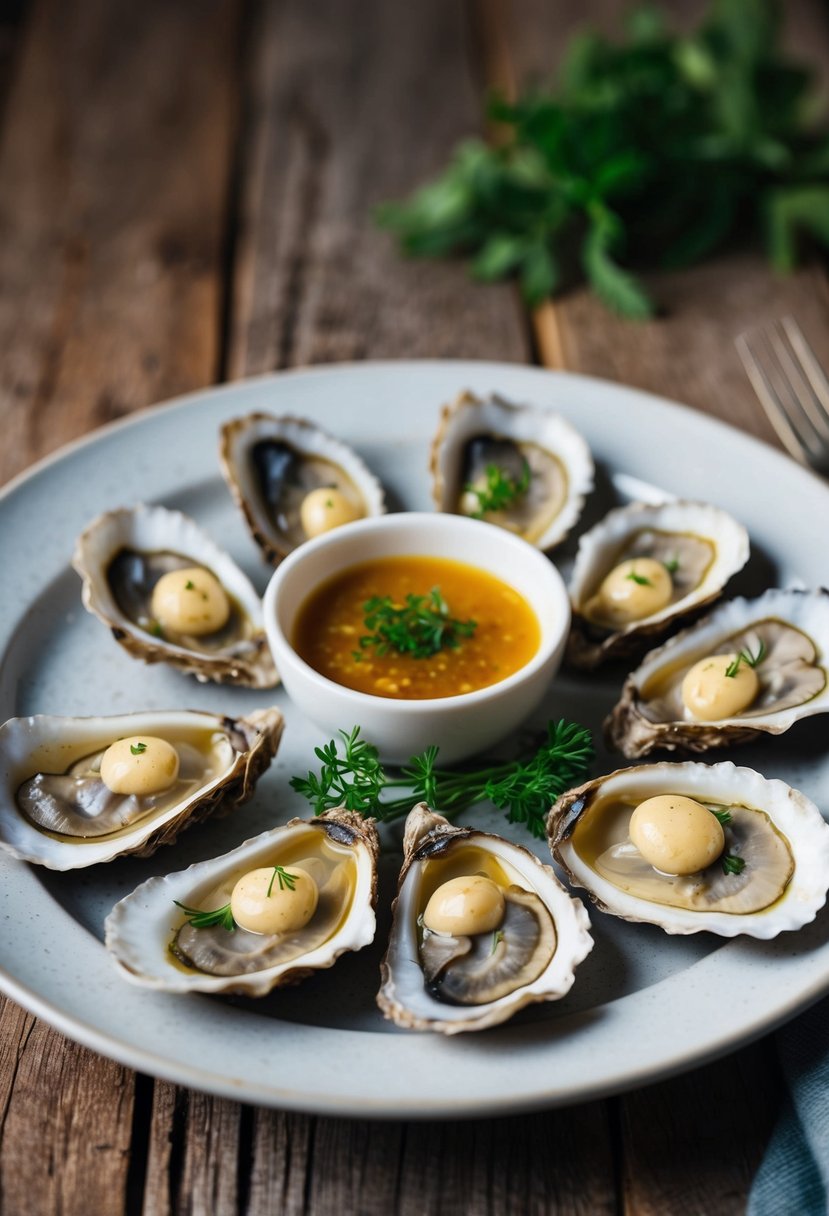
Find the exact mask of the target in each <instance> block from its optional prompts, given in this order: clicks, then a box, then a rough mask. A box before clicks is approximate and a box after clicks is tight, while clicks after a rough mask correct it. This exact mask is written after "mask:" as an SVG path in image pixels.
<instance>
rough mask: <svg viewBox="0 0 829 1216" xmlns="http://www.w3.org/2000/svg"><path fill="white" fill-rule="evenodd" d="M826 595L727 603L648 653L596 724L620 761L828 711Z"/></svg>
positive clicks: (715, 742) (696, 747)
mask: <svg viewBox="0 0 829 1216" xmlns="http://www.w3.org/2000/svg"><path fill="white" fill-rule="evenodd" d="M827 664H829V592H826V591H812V592H805V591H777V590H772V591H767V592H766V593H765V594H764V595H762V596H760V598H759V599H757V600H745V599H735V600H731V601H729V602H728V603H726V604H721V605H720V606H719V607H718V608H715V609H714V610H713V612H710V613H709V614H708V616H706V617H704V618H703V619H702V620H701V621H698V622H697V623H696V624H695V625H692V626H691V628H690V629H686V630H684V631H683V632H682V633H679V634H677V636H676V637H674V638H671V640H670V641H668V642H666V643H665V644H664V645H663V646H660V647H659V648H658V649H657V650H653V651H651V653H650V654H649V655H647V656H646V658H645V660H644V662H643V663H642V664H641V666H639V667H638V668H637V669H636V671H634V672H633V673H632V674H631V675H630V676H628V678H627V680H626V681H625V686H624V688H623V690H622V697H621V700H620V701H619V704H618V705H617V706H616V707H615V708H614V710H613V712H612V713H611V714H610V716H609V717H608V719H607V721H606V722H605V732H606V735H607V739H608V742H609V743H610V744H611V745H612V746H614V747H616V748H618V750H619V751H621V752H623V753H624V755H626V756H630V757H638V756H646V755H647V754H648V753H649V752H651V751H653V750H655V749H656V748H665V749H667V750H669V751H674V750H675V749H677V748H681V749H685V750H687V751H693V752H702V751H707V750H709V749H710V748H714V747H723V746H725V745H727V744H730V743H742V742H744V741H746V740H748V739H753V738H755V737H756V736H757V735H758V734H760V733H761V732H766V733H768V734H772V735H778V734H781V733H782V732H783V731H786V730H788V729H789V727H791V726H793V725H794V723H795V722H797V721H798V720H799V719H800V718H805V717H809V716H810V715H812V714H818V713H826V712H827V711H829V679H827Z"/></svg>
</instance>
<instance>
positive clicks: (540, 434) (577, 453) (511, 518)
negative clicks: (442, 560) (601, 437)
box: [431, 392, 593, 550]
mask: <svg viewBox="0 0 829 1216" xmlns="http://www.w3.org/2000/svg"><path fill="white" fill-rule="evenodd" d="M431 470H432V495H433V498H434V500H435V505H436V506H437V508H438V510H439V511H449V512H452V513H454V514H456V515H471V516H473V517H474V518H476V519H485V520H486V521H487V522H488V523H492V524H498V525H499V526H500V527H502V528H507V529H508V530H509V531H511V532H515V533H516V534H517V535H518V536H521V537H523V539H524V540H526V541H528V542H529V543H530V544H533V545H535V546H537V548H539V549H544V550H548V549H552V548H553V547H554V546H555V545H558V544H560V542H561V541H562V540H564V537H565V536H566V535H567V533H568V532H569V530H570V529H571V528H572V527H573V525H574V524H575V522H576V520H577V519H578V517H579V515H580V514H581V509H582V507H583V505H584V499H585V495H586V494H588V493H589V492H590V490H592V488H593V459H592V457H591V455H590V450H589V448H588V446H587V444H586V443H585V441H584V439H582V437H581V435H579V433H578V432H577V431H576V429H575V428H574V427H572V426H571V425H570V423H569V422H566V421H565V419H564V418H562V417H561V416H560V415H559V414H555V413H553V412H552V411H551V410H545V409H540V408H536V407H533V406H529V405H514V404H512V403H511V402H508V401H504V400H503V398H501V397H497V396H492V397H485V398H481V397H476V396H475V395H474V394H473V393H469V392H465V393H461V394H460V396H459V397H457V398H456V400H455V401H453V402H452V403H451V405H447V406H445V407H444V409H443V412H442V414H441V419H440V424H439V426H438V431H437V434H436V435H435V438H434V440H433V442H432V451H431ZM493 476H494V477H495V478H496V480H497V481H498V483H499V485H498V486H494V487H493V485H492V477H493ZM499 496H502V497H504V501H503V502H502V503H501V502H500V501H499ZM488 503H490V504H491V505H487V504H488Z"/></svg>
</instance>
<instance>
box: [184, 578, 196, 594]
mask: <svg viewBox="0 0 829 1216" xmlns="http://www.w3.org/2000/svg"><path fill="white" fill-rule="evenodd" d="M184 590H185V591H195V590H196V584H195V583H194V582H193V580H192V579H191V578H188V580H187V582H186V583H185V584H184Z"/></svg>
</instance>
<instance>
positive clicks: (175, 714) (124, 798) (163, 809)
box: [0, 709, 283, 870]
mask: <svg viewBox="0 0 829 1216" xmlns="http://www.w3.org/2000/svg"><path fill="white" fill-rule="evenodd" d="M282 726H283V722H282V715H281V713H280V712H279V710H277V709H263V710H255V711H254V712H253V713H251V714H250V715H249V716H248V717H246V718H225V717H222V716H221V715H217V714H211V713H199V712H195V711H188V710H167V711H164V710H150V711H147V712H145V713H137V714H122V715H118V716H116V717H109V718H57V717H47V716H45V715H43V716H38V717H34V718H11V719H10V720H9V721H8V722H6V723H5V724H4V725H3V726H2V727H0V757H2V771H3V785H2V788H0V848H2V849H4V850H5V851H6V852H7V853H11V854H13V855H14V856H15V857H19V858H21V859H22V860H23V861H32V862H35V863H36V864H38V865H43V866H46V867H47V868H48V869H50V870H74V869H81V868H83V867H85V866H91V865H95V864H96V863H98V862H106V861H112V860H113V859H114V858H116V857H121V856H123V855H124V854H126V853H135V854H138V855H139V856H141V857H148V856H149V855H150V854H151V853H154V852H155V850H156V849H157V848H158V847H159V846H160V845H162V844H169V843H171V842H172V841H173V840H175V838H176V837H177V836H178V834H179V832H181V831H182V830H183V829H184V828H185V827H188V826H189V825H190V824H191V823H198V821H199V820H200V819H204V818H206V816H207V815H209V814H211V813H213V812H214V811H215V810H217V809H218V808H219V807H221V808H222V809H224V810H229V809H230V808H231V807H232V806H236V805H239V804H240V803H242V802H245V801H246V800H247V799H248V798H250V796H251V794H252V793H253V789H254V786H255V785H256V782H257V781H258V779H259V777H260V776H261V775H262V773H263V772H264V771H265V769H266V768H267V767H268V765H269V764H270V762H271V760H272V759H273V757H274V755H275V753H276V749H277V747H278V746H279V740H280V737H281V735H282Z"/></svg>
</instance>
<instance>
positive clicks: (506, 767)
mask: <svg viewBox="0 0 829 1216" xmlns="http://www.w3.org/2000/svg"><path fill="white" fill-rule="evenodd" d="M359 731H360V728H359V727H358V726H355V727H354V728H353V730H351V731H340V732H339V733H340V738H341V740H342V744H343V755H342V756H341V755H340V753H339V750H338V745H337V742H336V740H334V739H332V740H331V741H330V742H329V743H328V744H326V745H325V746H324V747H319V748H315V755H316V757H317V759H318V760H319V761H320V762H321V765H322V767H321V769H320V771H319V773H313V772H309V773H308V775H307V777H293V778H292V779H291V786H292V788H293V789H295V790H296V791H297V793H299V794H302V796H303V797H304V798H307V799H308V801H309V802H310V803H311V806H312V807H313V808H314V813H315V814H317V815H321V814H322V813H323V811H327V810H330V809H331V808H332V807H336V806H345V807H347V809H349V810H353V811H359V812H360V814H363V815H373V816H374V817H376V818H378V819H382V820H384V821H388V820H393V819H397V818H400V816H402V815H406V814H407V813H408V812H409V811H410V810H411V808H412V805H413V804H414V803H415V802H420V801H423V802H428V803H429V805H430V806H433V807H435V808H436V809H437V810H439V811H440V812H441V813H442V814H443V815H447V816H449V817H451V816H452V815H454V814H457V813H459V812H460V811H462V810H465V809H466V808H467V807H470V806H473V805H474V804H475V803H478V802H484V801H490V802H492V803H494V804H495V806H497V807H498V808H499V810H503V811H505V812H506V815H507V819H508V820H509V822H510V823H522V824H524V826H525V827H526V828H527V830H528V831H529V832H531V833H532V834H533V835H534V836H538V837H543V836H544V829H545V821H546V817H547V813H548V811H549V809H550V807H551V806H552V805H553V803H554V802H555V800H556V799H557V798H558V796H559V795H560V794H562V793H564V791H565V790H567V789H570V788H571V787H572V786H573V785H576V784H577V783H578V782H579V781H580V780H582V779H583V778H584V777H585V775H586V773H587V770H588V769H589V766H590V764H591V762H592V759H593V741H592V738H591V735H590V731H589V730H587V729H586V728H585V727H583V726H580V725H578V723H575V722H566V721H564V720H563V719H562V720H561V721H559V722H550V723H548V726H547V737H546V739H545V740H544V741H543V742H542V744H541V746H540V747H538V748H537V749H536V750H534V751H528V752H526V753H524V754H523V755H521V756H519V757H517V758H516V759H514V760H507V761H504V762H502V763H500V764H490V765H485V766H483V767H481V768H474V769H473V768H471V767H465V768H459V769H439V768H438V767H437V759H438V755H439V750H438V748H437V747H434V746H433V747H428V748H426V750H425V751H423V752H421V753H420V754H419V755H417V756H413V757H412V759H411V760H410V761H409V763H408V764H407V765H406V766H405V767H404V768H403V769H402V770H401V776H400V778H394V779H392V778H390V777H388V776H387V774H386V773H385V771H384V770H383V768H382V766H381V765H380V762H379V758H378V754H377V749H376V747H374V746H373V745H372V744H371V743H369V742H367V741H366V740H365V739H360V738H359ZM403 788H406V789H407V790H408V791H409V792H408V793H407V794H405V795H403V796H399V797H392V798H385V799H384V798H382V797H381V795H383V794H386V793H388V792H390V791H392V790H396V789H403Z"/></svg>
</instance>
